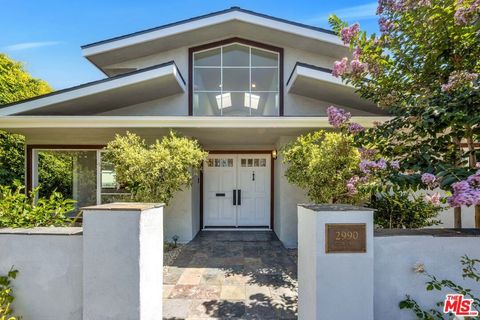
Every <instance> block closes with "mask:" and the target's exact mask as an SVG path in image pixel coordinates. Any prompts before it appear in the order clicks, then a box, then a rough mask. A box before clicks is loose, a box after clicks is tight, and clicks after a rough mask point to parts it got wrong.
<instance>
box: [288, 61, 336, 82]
mask: <svg viewBox="0 0 480 320" xmlns="http://www.w3.org/2000/svg"><path fill="white" fill-rule="evenodd" d="M297 67H305V68H309V69H313V70H318V71H322V72H325V73H330V74H332V72H333V70H332V69H329V68H324V67H319V66H316V65H313V64H308V63H304V62H300V61H297V62H296V63H295V65H294V66H293V69H292V72H290V76H288V80H287V83H286V84H285V86H288V84H289V83H290V80H292V76H293V74H294V73H295V70H297Z"/></svg>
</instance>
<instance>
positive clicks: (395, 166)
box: [390, 160, 400, 170]
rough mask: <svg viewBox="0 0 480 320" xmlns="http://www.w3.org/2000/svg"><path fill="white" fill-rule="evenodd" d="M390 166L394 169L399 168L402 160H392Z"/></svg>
mask: <svg viewBox="0 0 480 320" xmlns="http://www.w3.org/2000/svg"><path fill="white" fill-rule="evenodd" d="M390 167H392V169H395V170H399V169H400V162H399V161H398V160H393V161H391V162H390Z"/></svg>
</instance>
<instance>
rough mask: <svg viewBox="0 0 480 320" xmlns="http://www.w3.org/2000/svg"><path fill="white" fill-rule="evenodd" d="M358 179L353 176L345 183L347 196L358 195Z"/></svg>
mask: <svg viewBox="0 0 480 320" xmlns="http://www.w3.org/2000/svg"><path fill="white" fill-rule="evenodd" d="M359 180H360V178H359V177H358V176H353V177H351V178H350V179H348V181H347V193H348V194H349V195H354V194H357V193H358V190H357V183H358V182H359Z"/></svg>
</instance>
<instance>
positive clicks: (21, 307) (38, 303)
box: [0, 228, 83, 320]
mask: <svg viewBox="0 0 480 320" xmlns="http://www.w3.org/2000/svg"><path fill="white" fill-rule="evenodd" d="M82 240H83V237H82V229H81V228H35V229H0V275H5V274H7V272H8V271H9V270H10V268H11V267H12V265H13V266H14V268H15V269H17V270H18V271H19V273H18V275H17V278H16V279H15V280H14V281H13V284H12V285H13V290H14V296H15V301H14V305H13V306H14V309H15V314H16V315H21V316H23V319H26V320H28V319H35V320H52V319H62V320H80V319H82V307H83V302H82V281H83V277H82V268H83V259H82V247H83V242H82Z"/></svg>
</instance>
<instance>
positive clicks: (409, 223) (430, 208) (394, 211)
mask: <svg viewBox="0 0 480 320" xmlns="http://www.w3.org/2000/svg"><path fill="white" fill-rule="evenodd" d="M367 206H368V207H369V208H372V209H375V210H376V211H375V215H374V221H375V224H376V226H378V227H381V228H423V227H428V226H433V225H437V224H440V221H439V220H436V219H435V218H436V217H437V216H438V214H439V213H440V212H441V211H442V210H443V208H442V207H441V206H439V205H435V204H432V203H431V202H427V201H425V200H424V198H423V196H418V195H414V194H411V193H410V192H406V191H396V192H380V193H376V194H375V195H374V196H373V197H372V198H371V200H370V202H369V203H368V204H367Z"/></svg>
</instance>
